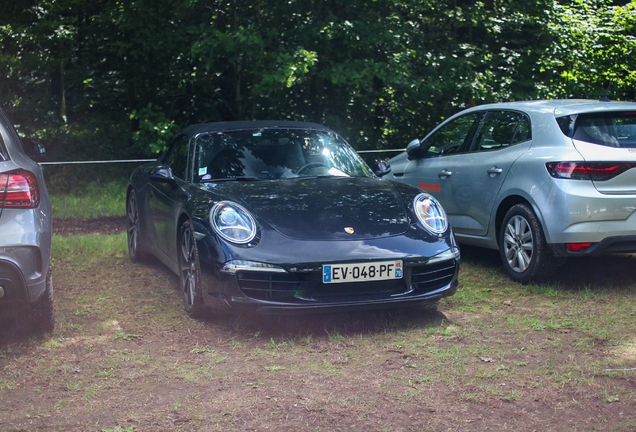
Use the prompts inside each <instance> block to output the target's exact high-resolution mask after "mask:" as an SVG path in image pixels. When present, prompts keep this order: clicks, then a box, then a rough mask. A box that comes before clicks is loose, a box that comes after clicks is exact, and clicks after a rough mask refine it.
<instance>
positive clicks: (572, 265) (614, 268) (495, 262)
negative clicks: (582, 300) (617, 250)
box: [461, 245, 636, 291]
mask: <svg viewBox="0 0 636 432" xmlns="http://www.w3.org/2000/svg"><path fill="white" fill-rule="evenodd" d="M461 252H462V261H464V262H467V263H470V264H472V265H475V266H479V267H483V268H488V269H495V270H497V271H498V273H500V274H501V277H502V278H507V277H508V276H507V274H506V272H505V271H504V269H503V267H502V264H501V259H500V257H499V252H498V251H495V250H491V249H483V248H478V247H473V246H464V245H462V246H461ZM510 282H511V283H514V282H512V280H510ZM545 285H556V286H558V287H559V288H563V289H566V290H572V291H579V290H582V289H612V290H617V291H621V290H627V289H629V290H630V291H631V290H633V288H634V285H636V255H634V254H616V255H603V256H596V257H581V258H568V259H567V260H566V261H565V263H564V264H563V265H561V266H560V267H559V268H558V269H557V270H556V272H555V273H554V275H553V276H552V277H551V278H550V280H549V281H548V282H547V283H546V284H545Z"/></svg>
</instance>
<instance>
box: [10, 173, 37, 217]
mask: <svg viewBox="0 0 636 432" xmlns="http://www.w3.org/2000/svg"><path fill="white" fill-rule="evenodd" d="M38 205H40V188H39V187H38V181H37V179H36V178H35V176H34V175H33V174H32V173H30V172H29V171H26V170H22V169H19V170H15V171H9V172H5V173H0V207H4V208H36V207H37V206H38Z"/></svg>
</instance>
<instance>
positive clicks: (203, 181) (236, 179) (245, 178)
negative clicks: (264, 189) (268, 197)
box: [199, 176, 261, 183]
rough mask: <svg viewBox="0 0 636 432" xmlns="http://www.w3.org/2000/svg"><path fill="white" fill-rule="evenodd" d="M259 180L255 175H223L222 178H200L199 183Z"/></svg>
mask: <svg viewBox="0 0 636 432" xmlns="http://www.w3.org/2000/svg"><path fill="white" fill-rule="evenodd" d="M254 180H261V179H259V178H257V177H248V176H238V177H224V178H211V179H205V180H200V181H199V182H200V183H216V182H226V181H254Z"/></svg>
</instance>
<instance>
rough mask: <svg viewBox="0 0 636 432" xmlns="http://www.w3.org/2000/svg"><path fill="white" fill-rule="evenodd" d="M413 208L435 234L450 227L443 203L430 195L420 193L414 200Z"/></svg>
mask: <svg viewBox="0 0 636 432" xmlns="http://www.w3.org/2000/svg"><path fill="white" fill-rule="evenodd" d="M413 210H414V211H415V214H416V215H417V218H418V219H419V220H420V222H422V225H424V227H425V228H426V229H428V230H429V231H431V232H433V233H435V234H441V233H443V232H446V230H447V229H448V219H447V218H446V212H445V211H444V208H443V207H442V205H441V204H440V203H439V201H437V200H436V199H435V198H433V197H432V196H430V195H426V194H420V195H418V196H416V197H415V199H414V200H413Z"/></svg>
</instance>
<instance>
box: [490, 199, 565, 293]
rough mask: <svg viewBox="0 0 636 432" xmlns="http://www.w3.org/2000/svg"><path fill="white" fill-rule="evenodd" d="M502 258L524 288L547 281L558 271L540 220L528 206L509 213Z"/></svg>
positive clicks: (503, 231)
mask: <svg viewBox="0 0 636 432" xmlns="http://www.w3.org/2000/svg"><path fill="white" fill-rule="evenodd" d="M499 254H500V255H501V261H502V262H503V266H504V268H505V269H506V271H507V272H508V274H509V275H510V277H511V278H512V279H513V280H515V281H516V282H520V283H523V284H525V283H528V282H531V281H534V282H540V281H543V280H546V279H548V278H549V277H550V276H551V275H552V274H553V273H554V270H555V269H556V267H557V265H556V260H555V259H554V257H553V256H552V254H551V253H550V249H549V248H548V245H547V243H546V241H545V236H544V234H543V229H542V228H541V224H540V223H539V219H537V216H536V215H535V214H534V211H532V209H531V208H530V206H528V205H527V204H517V205H515V206H513V207H511V208H510V210H508V212H507V213H506V216H505V217H504V220H503V224H502V226H501V231H500V234H499Z"/></svg>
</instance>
